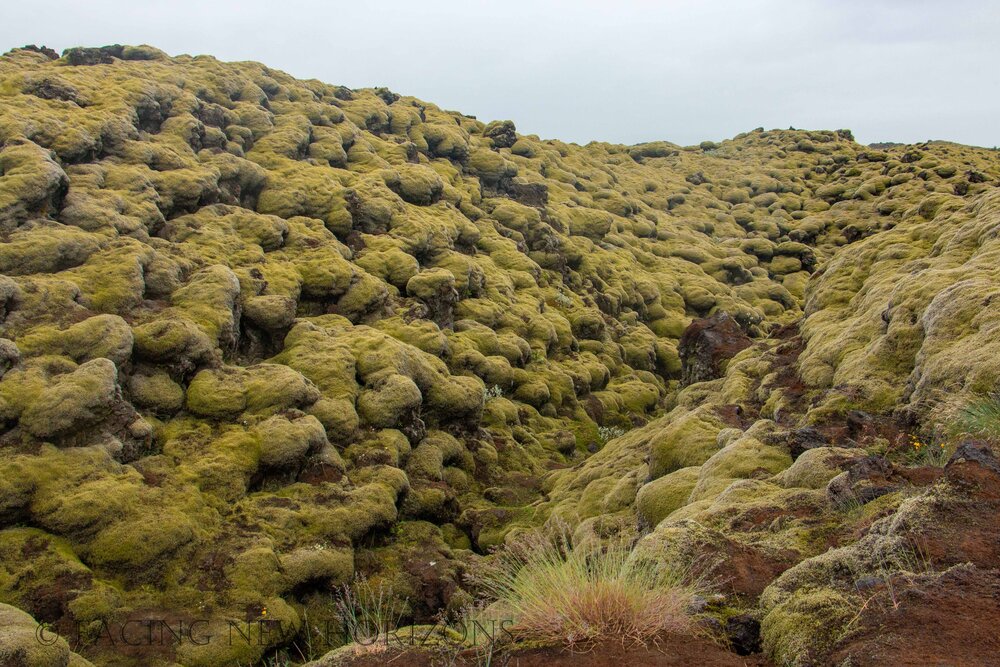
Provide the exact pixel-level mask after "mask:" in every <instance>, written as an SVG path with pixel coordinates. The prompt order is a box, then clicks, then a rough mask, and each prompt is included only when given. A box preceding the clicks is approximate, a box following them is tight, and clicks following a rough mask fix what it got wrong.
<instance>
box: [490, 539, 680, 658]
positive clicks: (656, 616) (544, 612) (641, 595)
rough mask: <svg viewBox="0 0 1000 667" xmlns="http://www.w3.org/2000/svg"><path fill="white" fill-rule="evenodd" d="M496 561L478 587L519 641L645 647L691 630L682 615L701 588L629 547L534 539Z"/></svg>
mask: <svg viewBox="0 0 1000 667" xmlns="http://www.w3.org/2000/svg"><path fill="white" fill-rule="evenodd" d="M494 558H495V560H494V562H493V563H492V564H491V565H490V566H488V567H487V568H486V570H485V571H484V572H482V573H480V574H479V576H477V583H479V585H480V586H481V588H482V589H483V591H484V592H485V593H486V594H487V595H488V596H490V597H491V598H492V599H494V600H496V601H497V602H498V603H500V605H501V606H502V607H503V608H504V609H505V611H509V612H510V613H511V615H512V617H513V619H514V626H513V628H512V633H513V634H514V635H515V636H516V637H518V638H519V639H524V640H538V641H542V642H545V643H551V644H563V645H566V646H569V647H571V648H572V647H575V646H579V645H587V644H592V643H597V642H601V641H608V640H615V641H621V642H622V643H633V644H646V643H648V642H650V641H651V640H655V638H656V637H657V636H658V635H660V634H663V633H667V632H671V633H677V632H690V631H692V630H693V628H694V621H693V619H692V618H691V617H690V616H689V615H688V614H687V613H686V608H687V607H688V606H689V604H690V602H691V600H692V598H693V597H694V595H695V593H696V591H697V589H698V585H697V584H696V583H692V582H690V581H689V580H688V578H687V577H686V576H685V574H684V573H677V572H674V571H671V570H669V569H666V568H664V567H663V566H662V564H660V563H656V562H654V561H652V560H650V559H647V558H641V557H638V556H636V555H635V554H634V553H633V551H632V550H631V548H630V546H629V545H628V544H627V543H624V542H614V543H612V544H610V545H607V546H600V545H594V546H573V545H572V544H571V542H570V540H569V538H568V537H567V536H565V535H560V536H558V537H556V538H554V539H553V538H546V537H544V536H542V535H540V534H538V533H534V534H531V535H529V536H527V537H525V538H522V540H521V541H520V542H519V543H518V544H516V545H514V546H513V547H511V548H508V549H507V550H505V551H503V552H500V553H498V554H496V555H495V557H494Z"/></svg>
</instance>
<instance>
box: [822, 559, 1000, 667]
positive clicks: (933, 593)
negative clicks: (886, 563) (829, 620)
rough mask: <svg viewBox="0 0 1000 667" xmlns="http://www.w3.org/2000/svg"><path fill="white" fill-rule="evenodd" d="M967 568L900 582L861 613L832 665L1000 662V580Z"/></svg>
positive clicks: (994, 574) (992, 573)
mask: <svg viewBox="0 0 1000 667" xmlns="http://www.w3.org/2000/svg"><path fill="white" fill-rule="evenodd" d="M997 575H998V572H997V571H996V570H992V571H984V570H979V569H976V568H974V567H961V568H956V569H955V570H952V571H950V572H947V573H945V574H943V575H941V576H940V577H938V578H936V579H934V578H932V577H930V576H927V577H919V578H916V579H913V580H912V581H909V582H907V581H899V582H894V587H897V588H896V589H895V590H894V591H893V592H892V593H890V592H889V591H887V590H883V591H880V592H878V593H877V594H876V597H875V598H873V599H872V600H871V601H870V602H869V604H868V606H867V607H866V608H865V610H864V611H863V612H862V614H861V616H860V617H859V628H860V629H859V630H858V631H857V632H856V633H854V634H852V635H851V636H849V637H848V638H847V639H846V640H844V641H843V642H841V645H840V647H839V648H838V649H837V650H836V651H835V652H834V653H833V654H832V655H831V656H830V659H829V662H828V664H830V665H841V664H845V662H846V663H847V664H850V665H852V667H865V666H872V667H874V666H875V665H912V666H914V667H916V666H918V665H919V666H920V667H930V666H939V665H940V666H945V665H947V666H957V665H963V666H969V667H972V666H975V665H983V666H986V665H997V664H1000V634H998V633H997V619H998V615H1000V579H998V577H997Z"/></svg>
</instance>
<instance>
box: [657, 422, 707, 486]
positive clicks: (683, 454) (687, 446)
mask: <svg viewBox="0 0 1000 667" xmlns="http://www.w3.org/2000/svg"><path fill="white" fill-rule="evenodd" d="M722 428H723V425H722V423H721V422H720V421H719V420H718V419H717V418H716V417H714V416H713V415H712V413H711V409H709V408H705V409H699V410H696V411H693V412H687V413H685V412H684V411H679V410H678V411H675V412H674V413H673V419H672V420H671V421H670V422H669V423H668V424H666V425H665V427H664V428H663V429H662V430H661V431H659V432H658V433H656V434H655V435H653V436H652V439H651V441H650V456H649V476H650V478H651V479H657V478H659V477H662V476H663V475H666V474H668V473H671V472H673V471H675V470H679V469H681V468H686V467H691V466H699V465H701V464H702V463H704V462H705V461H707V460H708V459H709V458H710V457H711V456H712V455H713V454H715V453H716V452H717V451H718V449H719V448H718V446H717V444H716V436H717V434H718V433H719V431H720V430H722Z"/></svg>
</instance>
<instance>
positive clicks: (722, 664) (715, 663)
mask: <svg viewBox="0 0 1000 667" xmlns="http://www.w3.org/2000/svg"><path fill="white" fill-rule="evenodd" d="M480 664H485V663H484V662H483V659H482V658H481V657H480V658H479V659H478V661H477V656H476V654H475V653H474V652H466V653H463V654H460V655H458V656H457V657H456V656H454V655H453V654H450V655H449V654H445V653H438V654H435V653H432V652H429V651H417V650H409V651H397V652H395V653H391V652H390V653H382V654H378V655H366V656H359V657H357V658H355V659H353V660H351V661H350V662H348V663H346V665H349V666H350V667H388V666H391V667H443V666H444V665H456V666H461V667H472V666H473V665H480ZM491 664H494V665H498V666H499V667H549V666H555V667H605V666H607V665H615V666H617V667H693V666H695V665H697V666H699V667H764V666H765V665H771V664H772V663H770V662H768V661H767V660H766V659H765V658H764V657H763V656H760V655H752V656H745V657H744V656H738V655H736V654H735V653H732V652H731V651H727V650H726V649H725V648H722V647H720V646H719V645H717V644H715V643H713V642H711V641H710V640H708V639H701V638H697V637H691V636H684V635H667V636H664V637H662V638H660V639H659V640H658V641H657V643H656V645H650V646H648V647H644V646H634V647H629V646H623V645H621V644H618V643H607V644H600V645H597V646H594V647H592V648H590V649H589V650H585V651H582V650H581V651H570V650H567V649H563V648H534V649H528V650H523V651H515V652H512V653H509V654H504V655H501V656H494V657H493V660H492V663H491Z"/></svg>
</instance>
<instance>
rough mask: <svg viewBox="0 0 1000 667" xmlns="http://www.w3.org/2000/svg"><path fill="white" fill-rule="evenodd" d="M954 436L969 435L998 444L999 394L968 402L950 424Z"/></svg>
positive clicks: (995, 393)
mask: <svg viewBox="0 0 1000 667" xmlns="http://www.w3.org/2000/svg"><path fill="white" fill-rule="evenodd" d="M952 427H953V430H954V431H955V433H956V435H971V436H975V437H980V438H986V439H988V440H994V441H998V442H1000V392H994V393H992V394H990V395H989V396H984V397H981V398H978V399H975V400H972V401H970V402H969V403H967V404H966V405H965V406H964V407H962V409H961V410H959V411H958V414H957V415H956V416H955V419H954V421H953V423H952Z"/></svg>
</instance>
